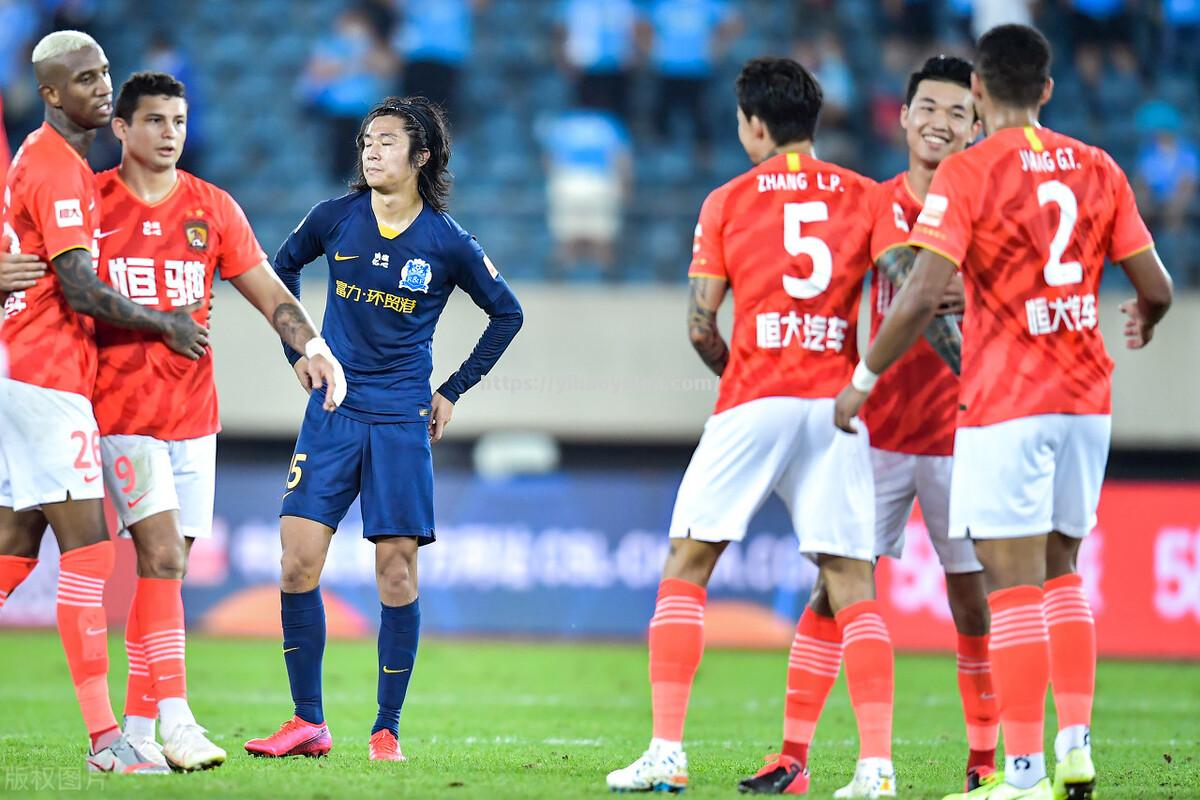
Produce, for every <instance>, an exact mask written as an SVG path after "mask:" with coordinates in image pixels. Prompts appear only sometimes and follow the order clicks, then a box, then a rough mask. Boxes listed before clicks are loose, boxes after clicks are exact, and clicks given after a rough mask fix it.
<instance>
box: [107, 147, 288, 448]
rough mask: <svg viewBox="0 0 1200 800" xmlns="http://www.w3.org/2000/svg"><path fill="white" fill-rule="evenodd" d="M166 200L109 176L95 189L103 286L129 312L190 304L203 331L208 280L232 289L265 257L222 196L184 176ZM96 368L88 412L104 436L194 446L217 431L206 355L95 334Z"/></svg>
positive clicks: (148, 340)
mask: <svg viewBox="0 0 1200 800" xmlns="http://www.w3.org/2000/svg"><path fill="white" fill-rule="evenodd" d="M177 176H178V179H177V180H176V183H175V187H174V188H173V189H172V190H171V192H170V193H169V194H168V195H167V196H166V197H164V198H163V199H162V200H159V201H158V202H157V203H146V202H145V201H143V200H142V199H141V198H140V197H138V196H137V195H136V194H134V192H133V191H132V190H131V189H130V188H129V187H128V186H126V185H125V182H124V181H122V180H121V176H120V175H119V174H118V173H117V171H116V170H115V169H113V170H109V171H107V172H102V173H100V175H98V176H97V182H98V183H99V187H100V198H101V201H100V209H101V211H100V227H101V231H100V233H99V234H98V238H99V239H100V277H101V279H102V280H104V281H106V282H108V283H110V284H111V285H112V286H113V288H115V289H116V290H117V291H119V292H120V293H121V294H123V295H125V296H126V297H128V298H129V299H131V300H133V301H134V302H135V303H141V304H142V305H145V306H149V307H151V308H155V309H158V310H160V311H171V310H173V309H177V308H182V307H184V306H191V305H196V306H198V308H197V309H196V311H195V312H194V313H193V315H192V316H193V317H194V318H195V320H196V321H197V322H200V323H206V321H207V320H208V316H209V300H210V298H211V296H212V284H213V278H214V277H215V276H216V275H217V274H220V276H221V277H222V278H223V279H225V280H228V279H230V278H236V277H237V276H238V275H241V274H242V273H244V272H246V271H247V270H249V269H251V268H252V267H255V266H257V265H259V264H261V263H262V262H263V261H265V260H266V254H265V253H263V250H262V248H261V247H260V246H259V244H258V240H257V239H255V238H254V232H253V231H252V230H251V229H250V223H249V222H247V221H246V215H245V214H243V213H242V209H241V208H240V207H238V204H237V203H236V202H234V200H233V198H232V197H230V196H229V195H228V194H227V193H225V192H224V191H222V190H221V189H218V188H217V187H216V186H213V185H212V184H211V183H207V182H205V181H202V180H200V179H199V178H197V177H195V176H193V175H190V174H188V173H186V172H183V171H182V170H180V171H178V172H177ZM96 338H97V341H98V342H99V344H100V369H99V372H98V374H97V376H96V393H95V397H94V405H95V409H96V421H97V422H98V423H99V424H100V432H101V433H103V434H104V435H106V436H107V435H109V434H117V433H119V434H138V435H143V436H153V437H155V438H157V439H166V440H177V439H195V438H197V437H200V436H207V435H208V434H211V433H216V432H217V431H218V430H220V427H221V426H220V420H219V417H218V413H217V390H216V385H215V384H214V382H213V356H212V350H209V351H207V352H206V353H205V354H204V356H203V357H201V358H200V359H199V360H198V361H192V360H190V359H188V358H186V357H185V356H181V355H179V354H178V353H176V352H175V351H173V350H171V348H169V347H167V345H166V343H164V342H163V340H162V337H161V336H159V335H158V334H155V333H149V332H146V331H131V330H126V329H124V328H116V327H113V326H110V325H106V324H104V323H100V324H99V325H98V326H97V331H96Z"/></svg>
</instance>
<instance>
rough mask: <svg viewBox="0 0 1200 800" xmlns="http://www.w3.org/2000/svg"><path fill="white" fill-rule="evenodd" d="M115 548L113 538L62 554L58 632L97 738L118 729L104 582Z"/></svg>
mask: <svg viewBox="0 0 1200 800" xmlns="http://www.w3.org/2000/svg"><path fill="white" fill-rule="evenodd" d="M115 553H116V550H115V548H114V547H113V543H112V541H111V540H107V539H106V540H105V541H102V542H97V543H96V544H92V545H88V546H87V547H79V548H76V549H75V550H69V551H67V552H66V553H63V554H62V556H60V558H59V575H58V598H57V606H58V607H57V612H58V614H57V616H58V634H59V636H60V638H61V639H62V644H63V650H64V651H65V652H66V654H67V667H68V668H69V669H70V671H71V681H72V682H73V683H74V684H75V695H76V697H77V698H78V699H79V709H80V711H82V712H83V722H84V724H85V725H86V726H87V729H88V733H89V734H91V736H92V739H93V742H95V740H96V737H97V736H99V735H100V734H103V733H106V732H108V731H110V730H112V729H114V728H116V727H117V720H116V718H115V717H113V712H112V705H111V704H110V702H109V699H108V623H107V622H106V621H105V616H104V582H105V581H106V580H108V576H109V575H110V574H111V573H112V569H113V563H114V561H115V560H116V555H115Z"/></svg>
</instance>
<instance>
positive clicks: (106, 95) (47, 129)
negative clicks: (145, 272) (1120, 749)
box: [0, 31, 207, 772]
mask: <svg viewBox="0 0 1200 800" xmlns="http://www.w3.org/2000/svg"><path fill="white" fill-rule="evenodd" d="M33 64H34V72H35V75H36V76H37V80H38V84H39V91H40V93H41V96H42V100H43V101H44V103H45V106H46V122H45V124H43V125H42V127H41V128H40V129H38V130H37V131H35V132H33V133H32V134H30V135H29V137H28V138H27V139H26V140H25V142H24V144H23V145H22V146H21V149H20V150H19V151H18V152H17V155H16V158H15V159H14V161H13V165H12V168H11V169H10V170H9V173H8V176H7V183H6V185H5V192H4V211H3V220H4V222H3V225H4V228H3V231H4V234H3V238H4V239H6V240H7V245H6V246H7V247H9V248H11V249H14V250H17V251H21V250H23V251H24V252H26V253H29V254H33V255H36V256H37V257H38V259H39V260H40V261H42V262H43V263H49V264H51V265H52V270H53V271H52V274H47V275H44V276H43V277H41V278H38V279H36V280H34V281H33V285H32V286H30V287H29V288H27V289H23V290H19V291H15V292H13V293H12V294H9V295H8V298H7V302H6V303H5V314H6V319H5V322H4V325H3V327H2V328H0V342H2V343H3V344H4V345H5V346H6V347H7V350H8V356H9V360H10V377H9V378H3V379H0V404H2V405H3V413H2V414H0V452H2V454H3V456H2V458H0V463H2V465H3V469H2V470H0V554H3V555H0V593H2V595H0V596H7V595H8V594H9V593H11V592H12V590H13V589H14V588H15V587H16V585H17V584H19V583H20V582H21V580H23V579H24V578H25V576H26V575H28V574H29V572H30V571H31V570H32V569H33V566H34V564H35V563H36V561H35V558H36V555H37V542H38V541H39V540H40V538H41V535H42V533H43V532H44V531H45V528H46V525H47V523H49V524H50V525H51V526H52V527H53V528H54V533H55V536H56V538H57V539H58V544H59V550H60V552H61V554H62V555H61V560H60V573H59V582H58V597H57V615H58V629H59V633H60V635H61V637H62V642H63V648H64V650H65V651H66V655H67V665H68V667H69V668H70V673H71V679H72V682H73V683H74V684H75V691H76V696H77V698H78V700H79V705H80V708H81V710H82V712H83V718H84V723H85V725H86V726H87V729H88V733H89V735H90V737H91V748H90V752H89V754H88V757H87V764H88V768H89V769H92V770H101V771H113V772H166V771H168V770H166V769H165V768H163V767H161V766H158V765H155V764H152V763H148V762H147V759H146V758H145V757H144V756H143V754H141V753H139V752H138V751H137V750H136V748H134V747H133V746H132V744H131V743H130V741H129V738H128V737H127V736H125V735H123V734H122V733H121V731H120V729H119V727H118V726H117V723H116V720H115V719H114V717H113V713H112V707H111V705H110V704H109V697H108V683H107V675H108V641H107V627H106V624H105V617H104V608H103V604H102V602H101V601H102V595H103V591H104V584H105V581H106V580H107V578H108V575H109V573H110V572H111V571H112V565H113V558H114V556H113V544H112V541H111V540H110V539H109V538H108V530H107V525H106V523H105V520H104V510H103V508H102V505H101V498H102V497H103V491H104V490H103V482H102V480H101V466H100V433H99V430H98V429H97V426H96V421H95V417H94V416H93V412H92V404H91V395H92V388H93V383H94V381H95V375H96V346H95V341H94V340H93V336H92V334H93V330H94V320H93V318H95V319H103V320H105V321H108V322H111V323H113V324H116V325H122V326H126V327H130V328H138V329H141V330H147V331H153V332H155V333H156V334H157V335H161V336H162V337H163V338H164V339H165V340H166V341H167V343H168V344H169V345H170V346H171V347H172V348H173V349H175V350H176V351H177V352H179V353H181V354H184V355H186V356H187V357H189V358H193V359H194V358H198V357H199V356H200V355H201V354H203V352H204V350H205V347H206V344H207V331H206V330H205V328H204V326H202V325H199V324H198V323H196V322H195V321H194V320H193V319H192V318H191V317H190V315H189V314H187V313H186V312H182V311H177V312H172V313H167V314H164V313H162V312H159V311H152V310H150V309H147V308H144V307H142V306H139V305H138V304H136V303H133V302H131V301H129V300H128V299H126V298H124V297H122V296H121V295H120V294H118V293H116V292H114V291H113V290H112V289H110V288H109V287H108V286H106V285H105V284H103V283H102V282H101V281H100V280H99V279H98V278H97V276H96V272H95V268H94V265H93V261H92V251H93V248H94V246H95V242H94V240H93V234H94V230H95V227H96V226H95V219H96V211H97V209H96V203H97V200H98V198H97V195H96V186H95V176H94V175H93V174H92V171H91V169H90V168H89V167H88V165H87V162H85V161H84V160H83V156H84V155H85V154H86V152H87V150H88V147H89V145H90V144H91V142H92V140H93V139H94V138H95V135H96V134H95V132H96V129H97V128H99V127H101V126H103V125H106V124H108V121H109V119H110V118H111V115H112V83H111V81H110V80H109V77H108V62H107V59H105V57H104V51H103V50H101V49H100V47H99V45H97V44H96V42H95V41H94V40H93V39H92V38H91V37H90V36H87V35H86V34H82V33H78V32H76V31H58V32H55V33H52V34H50V35H48V36H46V37H45V38H43V39H42V40H41V41H40V42H39V43H38V44H37V46H36V47H35V48H34V51H33ZM5 288H6V289H11V288H13V287H5ZM30 542H32V549H30Z"/></svg>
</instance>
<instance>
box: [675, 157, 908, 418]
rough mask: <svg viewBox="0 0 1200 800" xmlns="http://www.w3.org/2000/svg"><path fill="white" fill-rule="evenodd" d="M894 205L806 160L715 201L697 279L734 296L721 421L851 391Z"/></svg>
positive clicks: (735, 186)
mask: <svg viewBox="0 0 1200 800" xmlns="http://www.w3.org/2000/svg"><path fill="white" fill-rule="evenodd" d="M886 196H887V197H890V195H886ZM884 198H885V192H884V191H883V190H882V189H881V187H880V186H879V184H877V183H875V181H872V180H870V179H869V178H864V177H863V176H861V175H858V174H857V173H854V172H851V171H850V170H848V169H845V168H843V167H839V166H837V165H836V164H830V163H827V162H824V161H819V160H817V159H815V158H811V157H809V156H805V155H801V154H799V153H781V154H780V155H777V156H774V157H772V158H769V159H767V160H766V161H764V162H762V163H761V164H759V165H758V166H757V167H755V168H754V169H752V170H750V171H749V172H746V173H743V174H742V175H740V176H738V177H736V178H734V179H733V180H731V181H730V182H729V183H727V184H725V185H724V186H721V187H720V188H718V189H715V190H714V191H713V192H712V193H711V194H709V196H708V198H707V199H706V200H705V201H704V205H703V207H702V208H701V209H700V222H699V224H698V225H697V226H696V238H695V243H694V244H693V246H692V264H691V267H690V269H689V270H688V275H689V277H693V278H696V277H710V278H721V279H724V280H726V281H728V282H729V286H730V288H731V289H732V291H733V315H734V316H733V333H732V335H731V336H730V342H729V363H728V364H727V365H726V367H725V373H724V374H723V375H722V376H721V388H720V392H719V394H718V397H717V406H716V411H715V412H714V413H720V412H722V411H726V410H728V409H730V408H733V407H734V406H737V405H740V404H742V403H745V402H748V401H750V400H756V399H758V398H761V397H810V398H817V397H835V396H836V395H837V393H838V391H840V390H841V388H842V387H843V386H845V385H846V382H847V381H849V380H850V374H851V373H852V372H853V371H854V364H855V362H856V361H857V360H858V350H857V347H856V345H855V335H856V333H855V324H856V322H857V320H858V304H859V300H860V299H861V297H862V284H863V277H864V275H865V274H866V271H867V269H868V268H869V267H870V263H871V260H870V255H871V237H872V230H873V228H874V221H875V217H876V212H877V208H878V206H879V204H880V203H881V202H883V200H884Z"/></svg>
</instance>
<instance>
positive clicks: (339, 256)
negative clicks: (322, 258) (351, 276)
mask: <svg viewBox="0 0 1200 800" xmlns="http://www.w3.org/2000/svg"><path fill="white" fill-rule="evenodd" d="M355 258H358V256H344V255H342V254H341V253H334V254H333V260H334V261H350V260H352V259H355Z"/></svg>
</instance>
